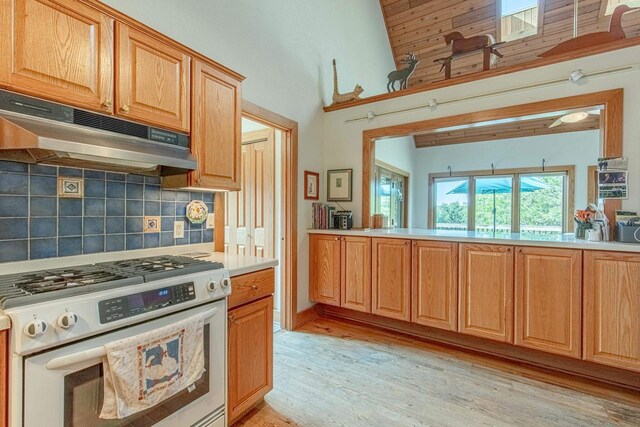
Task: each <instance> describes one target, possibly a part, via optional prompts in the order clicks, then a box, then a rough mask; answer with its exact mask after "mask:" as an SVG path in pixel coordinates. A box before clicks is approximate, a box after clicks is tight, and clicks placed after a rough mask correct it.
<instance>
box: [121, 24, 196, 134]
mask: <svg viewBox="0 0 640 427" xmlns="http://www.w3.org/2000/svg"><path fill="white" fill-rule="evenodd" d="M116 60H117V64H116V71H117V73H116V114H118V115H120V116H123V117H125V118H127V119H131V120H140V121H143V122H146V123H149V124H152V125H156V126H160V127H164V128H169V129H175V130H178V131H184V132H187V131H189V89H190V86H189V79H190V76H189V70H190V69H189V67H190V58H189V56H188V55H187V54H185V53H184V52H182V51H180V50H178V49H177V48H175V47H173V46H170V45H167V44H165V43H163V42H161V41H159V40H157V39H155V38H153V37H151V36H149V35H147V34H145V33H143V32H141V31H138V30H136V29H134V28H131V27H128V26H127V25H125V24H122V23H117V24H116Z"/></svg>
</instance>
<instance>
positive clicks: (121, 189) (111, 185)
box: [107, 181, 126, 199]
mask: <svg viewBox="0 0 640 427" xmlns="http://www.w3.org/2000/svg"><path fill="white" fill-rule="evenodd" d="M125 188H126V187H125V184H124V182H115V181H107V198H114V199H124V198H125V196H126V192H125Z"/></svg>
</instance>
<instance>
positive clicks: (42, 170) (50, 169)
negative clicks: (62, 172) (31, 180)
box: [29, 164, 58, 176]
mask: <svg viewBox="0 0 640 427" xmlns="http://www.w3.org/2000/svg"><path fill="white" fill-rule="evenodd" d="M29 173H30V174H31V175H51V176H56V175H58V168H57V167H55V166H46V165H39V164H33V165H29Z"/></svg>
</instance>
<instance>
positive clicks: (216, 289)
mask: <svg viewBox="0 0 640 427" xmlns="http://www.w3.org/2000/svg"><path fill="white" fill-rule="evenodd" d="M230 293H231V281H230V278H229V272H228V270H226V269H224V266H223V265H222V264H219V263H211V262H207V261H202V260H198V259H193V258H188V257H178V256H159V257H148V258H139V259H129V260H120V261H112V262H106V263H100V264H92V265H84V266H76V267H66V268H58V269H44V270H38V271H33V272H26V273H18V274H11V275H6V276H0V308H2V309H3V310H4V312H5V314H7V315H8V316H9V317H10V318H11V322H12V329H11V334H10V355H11V361H10V370H11V372H10V373H11V375H10V426H11V427H13V426H16V427H18V426H24V427H35V426H38V427H39V426H42V425H47V426H52V427H53V426H65V427H72V426H86V425H92V426H96V427H99V426H127V425H136V426H174V425H180V426H209V425H214V426H218V425H220V426H223V425H226V424H225V417H224V415H225V405H226V351H225V349H226V328H227V325H226V297H227V296H228V295H229V294H230ZM196 314H201V315H203V316H205V317H206V320H205V336H204V337H203V339H204V341H205V349H206V351H205V353H206V356H207V357H206V360H205V364H206V372H207V373H206V375H205V376H203V378H202V379H201V380H200V381H199V383H200V384H198V383H196V384H195V388H194V390H191V391H189V390H184V391H183V392H181V393H180V394H178V395H175V396H174V397H172V398H170V399H168V400H167V401H165V402H163V403H162V404H161V405H159V407H158V408H155V410H154V408H152V409H150V410H148V411H145V412H142V413H140V414H136V415H133V416H131V417H129V418H131V419H124V420H102V419H99V418H98V414H99V413H100V409H101V407H102V400H101V399H102V384H103V383H102V366H101V363H102V356H103V355H104V350H103V347H104V345H105V344H107V343H109V342H112V341H114V340H119V339H122V338H126V337H130V336H135V335H138V334H141V333H144V332H146V331H150V330H153V329H155V328H158V327H161V326H166V325H169V324H171V323H174V322H178V321H180V320H182V319H185V318H187V317H190V316H193V315H196ZM205 377H206V378H205ZM190 389H191V388H190ZM172 401H174V402H173V403H172ZM178 420H179V421H178ZM176 423H178V424H176Z"/></svg>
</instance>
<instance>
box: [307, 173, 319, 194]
mask: <svg viewBox="0 0 640 427" xmlns="http://www.w3.org/2000/svg"><path fill="white" fill-rule="evenodd" d="M319 186H320V174H319V173H317V172H309V171H304V198H305V200H319V199H320V189H319Z"/></svg>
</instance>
